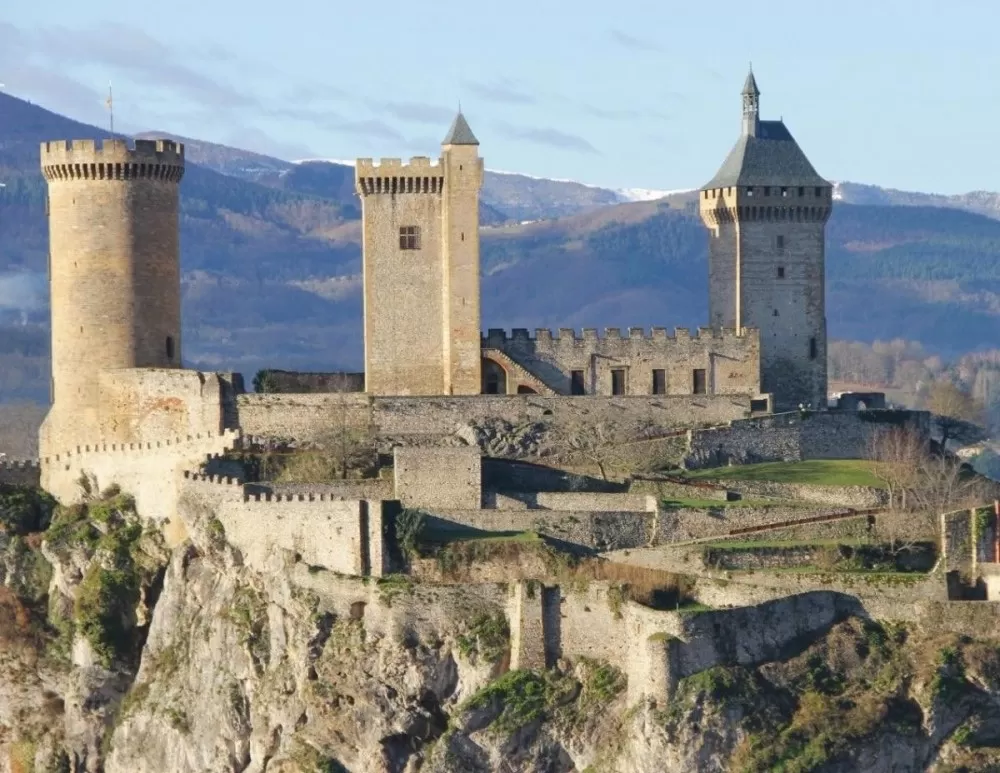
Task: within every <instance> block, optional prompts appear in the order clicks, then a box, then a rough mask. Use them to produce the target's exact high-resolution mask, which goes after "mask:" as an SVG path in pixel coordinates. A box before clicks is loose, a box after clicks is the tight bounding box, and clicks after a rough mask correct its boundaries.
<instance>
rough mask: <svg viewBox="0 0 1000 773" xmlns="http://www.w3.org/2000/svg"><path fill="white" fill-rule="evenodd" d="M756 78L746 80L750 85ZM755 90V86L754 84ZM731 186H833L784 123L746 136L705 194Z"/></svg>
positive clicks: (761, 125)
mask: <svg viewBox="0 0 1000 773" xmlns="http://www.w3.org/2000/svg"><path fill="white" fill-rule="evenodd" d="M752 78H753V74H752V73H751V74H750V76H749V77H748V78H747V81H748V82H749V81H750V80H751V79H752ZM753 85H754V87H756V83H754V84H753ZM731 185H788V186H794V185H803V186H808V185H826V186H828V185H830V183H829V182H827V181H826V180H824V179H823V178H822V177H820V176H819V174H818V173H817V172H816V170H815V169H813V165H812V164H810V163H809V159H808V158H806V154H805V153H803V152H802V149H801V148H799V146H798V143H797V142H796V141H795V138H794V137H792V135H791V133H790V132H789V131H788V129H787V128H786V127H785V124H784V123H783V122H782V121H761V122H760V123H759V125H758V129H757V136H756V137H751V136H749V135H746V134H744V135H743V136H741V137H740V138H739V139H738V140H737V141H736V145H735V146H734V147H733V149H732V150H731V151H729V155H728V156H727V157H726V160H725V161H724V162H723V163H722V167H721V168H720V169H719V171H718V172H716V174H715V177H713V178H712V179H711V180H710V181H709V182H708V183H706V184H705V185H704V186H703V187H702V190H706V189H712V188H728V187H729V186H731Z"/></svg>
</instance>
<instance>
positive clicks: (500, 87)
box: [464, 81, 538, 105]
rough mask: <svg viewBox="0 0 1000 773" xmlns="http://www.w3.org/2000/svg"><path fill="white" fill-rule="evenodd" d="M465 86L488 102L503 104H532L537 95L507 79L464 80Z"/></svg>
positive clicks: (535, 100)
mask: <svg viewBox="0 0 1000 773" xmlns="http://www.w3.org/2000/svg"><path fill="white" fill-rule="evenodd" d="M464 85H465V88H467V89H468V90H469V91H471V92H473V93H474V94H476V95H477V96H479V97H481V98H482V99H485V100H486V101H488V102H499V103H501V104H504V105H533V104H535V102H537V101H538V99H537V97H535V96H533V95H532V94H529V93H527V92H526V91H523V90H522V89H520V88H518V87H517V86H516V85H514V84H512V83H510V82H509V81H492V82H489V83H482V82H479V81H466V82H465V84H464Z"/></svg>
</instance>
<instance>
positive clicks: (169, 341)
mask: <svg viewBox="0 0 1000 773" xmlns="http://www.w3.org/2000/svg"><path fill="white" fill-rule="evenodd" d="M173 358H174V337H173V336H167V359H168V360H172V359H173Z"/></svg>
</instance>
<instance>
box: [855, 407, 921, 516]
mask: <svg viewBox="0 0 1000 773" xmlns="http://www.w3.org/2000/svg"><path fill="white" fill-rule="evenodd" d="M929 453H930V451H929V449H928V447H927V442H926V440H925V439H924V438H923V437H922V436H921V435H920V434H919V433H917V432H915V431H914V430H912V429H908V428H905V427H892V428H889V429H879V430H877V431H876V432H875V433H873V434H872V437H871V439H870V440H869V443H868V459H869V460H870V461H871V462H872V474H873V475H874V476H875V477H876V478H878V479H879V480H880V481H882V482H883V483H884V484H885V487H886V488H887V489H888V490H889V507H890V508H891V509H900V510H905V509H906V508H907V504H908V502H907V500H908V494H909V492H911V491H912V490H913V489H914V488H915V487H916V486H917V485H918V482H919V479H920V473H919V470H920V467H921V465H922V463H923V461H924V459H925V458H926V457H927V455H928V454H929Z"/></svg>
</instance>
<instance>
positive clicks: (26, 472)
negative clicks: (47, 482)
mask: <svg viewBox="0 0 1000 773" xmlns="http://www.w3.org/2000/svg"><path fill="white" fill-rule="evenodd" d="M40 483H41V467H40V466H39V464H38V461H37V460H17V459H4V460H0V485H7V486H33V487H37V486H38V485H40Z"/></svg>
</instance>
